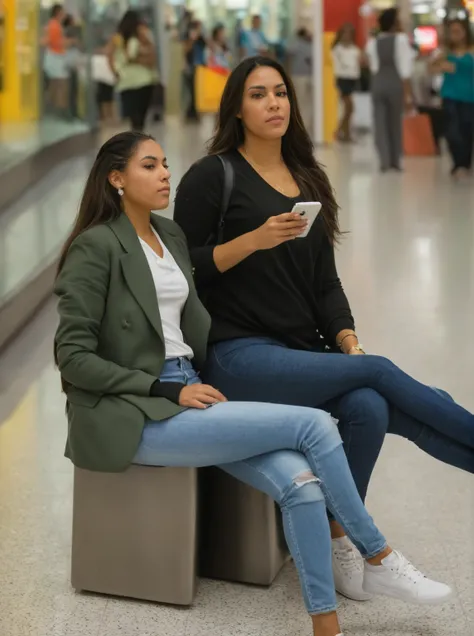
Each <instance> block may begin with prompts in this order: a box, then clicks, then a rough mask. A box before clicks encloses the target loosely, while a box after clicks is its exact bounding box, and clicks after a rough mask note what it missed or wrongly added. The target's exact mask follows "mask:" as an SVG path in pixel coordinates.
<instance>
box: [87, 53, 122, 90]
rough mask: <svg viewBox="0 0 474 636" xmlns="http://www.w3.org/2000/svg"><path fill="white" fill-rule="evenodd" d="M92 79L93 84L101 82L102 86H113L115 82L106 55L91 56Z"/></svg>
mask: <svg viewBox="0 0 474 636" xmlns="http://www.w3.org/2000/svg"><path fill="white" fill-rule="evenodd" d="M92 79H93V80H94V82H101V83H102V84H108V85H109V86H114V85H115V82H116V81H117V80H116V78H115V75H114V74H113V73H112V69H111V68H110V65H109V61H108V59H107V56H106V55H99V54H97V55H93V56H92Z"/></svg>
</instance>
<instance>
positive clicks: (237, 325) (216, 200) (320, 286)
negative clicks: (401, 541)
mask: <svg viewBox="0 0 474 636" xmlns="http://www.w3.org/2000/svg"><path fill="white" fill-rule="evenodd" d="M227 157H228V158H229V159H230V161H231V162H232V164H233V166H234V172H235V182H234V188H233V191H232V197H231V200H230V205H229V207H228V210H227V213H226V217H225V227H224V242H228V241H231V240H233V239H235V238H237V237H239V236H241V235H242V234H245V233H247V232H250V231H252V230H255V229H257V228H258V227H260V226H261V225H262V224H263V223H265V221H266V220H267V219H268V218H269V217H270V216H275V215H278V214H281V213H283V212H290V211H291V210H292V208H293V206H294V204H295V203H296V202H299V201H302V200H303V199H302V198H301V197H296V198H289V197H286V196H284V195H283V194H281V193H280V192H278V191H277V190H275V189H274V188H272V187H271V186H270V185H269V184H268V183H267V182H266V181H265V180H264V179H262V177H261V176H260V175H259V174H258V173H257V172H256V171H255V170H254V169H253V168H252V167H251V165H250V164H249V163H248V162H247V161H246V160H245V159H244V157H242V155H241V154H240V153H239V152H238V151H234V152H232V153H229V154H228V155H227ZM223 188H224V172H223V169H222V164H221V163H220V161H219V159H218V158H217V157H213V156H210V157H206V158H205V159H203V160H202V161H200V162H198V163H196V164H195V165H194V166H193V167H192V168H191V170H190V171H189V172H188V173H187V174H186V175H185V176H184V177H183V180H182V181H181V183H180V185H179V188H178V192H177V196H176V202H175V212H174V219H175V221H177V223H178V224H179V225H180V226H181V228H182V229H183V231H184V233H185V235H186V238H187V240H188V244H189V248H190V252H191V259H192V262H193V266H194V268H195V282H196V286H197V289H198V292H199V293H200V294H201V298H202V299H203V300H204V303H205V305H206V307H207V309H208V311H209V313H210V314H211V317H212V328H211V333H210V343H215V342H219V341H222V340H229V339H233V338H242V337H255V336H257V337H268V338H274V339H276V340H278V341H280V342H282V343H284V344H286V345H287V346H289V347H291V348H295V349H306V350H314V349H321V343H322V340H321V337H322V338H323V339H324V342H325V344H327V345H329V346H332V347H333V346H335V344H336V336H337V334H338V333H339V332H340V331H341V330H343V329H354V320H353V318H352V315H351V310H350V307H349V303H348V301H347V298H346V295H345V293H344V290H343V288H342V285H341V282H340V280H339V277H338V274H337V270H336V264H335V258H334V248H333V246H332V245H331V243H330V241H329V239H328V236H327V233H326V230H325V224H324V220H323V218H322V216H321V215H320V216H319V217H318V218H317V220H316V221H315V223H314V224H313V227H312V228H311V230H310V232H309V234H308V236H307V238H301V239H296V240H293V241H289V242H287V243H284V244H282V245H280V246H278V247H275V248H274V249H270V250H261V251H258V252H255V253H254V254H252V255H251V256H249V257H248V258H246V259H244V260H243V261H242V262H241V263H239V264H238V265H236V266H235V267H233V268H232V269H230V270H228V271H227V272H224V273H220V272H219V270H218V269H217V267H216V265H215V263H214V258H213V251H214V247H215V245H212V244H209V245H207V244H206V243H207V242H208V240H209V237H210V236H212V235H213V234H214V235H215V233H216V228H217V225H218V222H219V217H220V209H221V201H222V196H223Z"/></svg>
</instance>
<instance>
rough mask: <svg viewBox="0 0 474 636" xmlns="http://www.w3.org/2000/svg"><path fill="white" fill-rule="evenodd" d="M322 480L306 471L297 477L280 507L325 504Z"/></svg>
mask: <svg viewBox="0 0 474 636" xmlns="http://www.w3.org/2000/svg"><path fill="white" fill-rule="evenodd" d="M320 483H321V480H320V479H319V478H318V477H315V475H314V474H313V473H312V472H311V471H310V470H306V471H304V472H303V473H300V474H299V475H297V476H296V477H295V478H294V479H293V481H292V484H291V486H290V487H289V488H288V490H287V492H286V493H285V494H284V496H283V498H282V501H281V502H280V507H283V506H286V507H290V508H291V507H293V506H297V505H299V504H303V503H314V502H319V501H322V502H324V494H323V491H322V490H321V488H320V485H319V484H320Z"/></svg>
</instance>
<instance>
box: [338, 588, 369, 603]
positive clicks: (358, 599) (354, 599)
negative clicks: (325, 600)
mask: <svg viewBox="0 0 474 636" xmlns="http://www.w3.org/2000/svg"><path fill="white" fill-rule="evenodd" d="M336 592H337V593H338V594H340V595H341V596H343V597H344V598H348V599H349V600H350V601H356V602H357V603H367V601H371V600H372V599H373V598H374V595H373V594H369V593H368V592H367V598H356V597H355V596H350V595H349V594H346V592H341V590H338V589H337V587H336Z"/></svg>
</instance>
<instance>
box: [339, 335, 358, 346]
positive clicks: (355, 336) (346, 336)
mask: <svg viewBox="0 0 474 636" xmlns="http://www.w3.org/2000/svg"><path fill="white" fill-rule="evenodd" d="M347 338H356V339H357V342H359V338H357V334H356V333H346V335H345V336H344V338H342V339H341V340H340V342H339V343H338V345H337V346H338V347H339V349H342V343H343V342H344V340H346V339H347Z"/></svg>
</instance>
